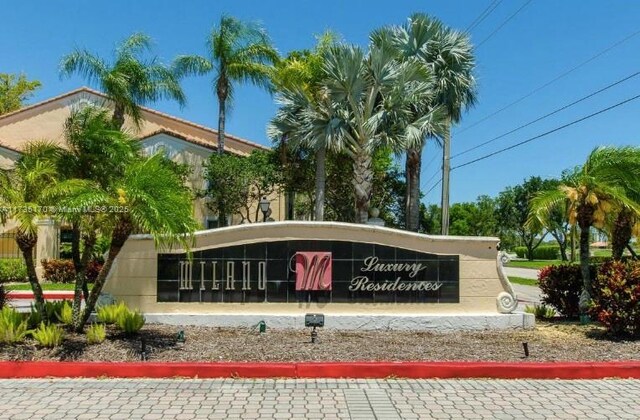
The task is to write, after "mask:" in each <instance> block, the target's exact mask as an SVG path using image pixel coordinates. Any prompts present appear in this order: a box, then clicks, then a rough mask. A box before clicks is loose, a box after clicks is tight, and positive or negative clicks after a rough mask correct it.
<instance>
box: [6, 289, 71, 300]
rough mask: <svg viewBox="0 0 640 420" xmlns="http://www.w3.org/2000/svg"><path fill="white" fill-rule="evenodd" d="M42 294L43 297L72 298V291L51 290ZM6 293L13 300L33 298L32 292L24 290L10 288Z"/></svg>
mask: <svg viewBox="0 0 640 420" xmlns="http://www.w3.org/2000/svg"><path fill="white" fill-rule="evenodd" d="M42 294H43V295H44V298H45V299H73V292H71V291H63V290H59V291H58V290H53V291H45V292H42ZM8 295H9V298H10V299H13V300H20V299H24V300H26V299H33V292H30V291H26V290H25V291H22V290H11V291H10V292H9V293H8Z"/></svg>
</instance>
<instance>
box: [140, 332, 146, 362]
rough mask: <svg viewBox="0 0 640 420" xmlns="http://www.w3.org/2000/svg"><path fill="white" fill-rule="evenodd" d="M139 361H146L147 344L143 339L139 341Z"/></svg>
mask: <svg viewBox="0 0 640 420" xmlns="http://www.w3.org/2000/svg"><path fill="white" fill-rule="evenodd" d="M140 360H142V361H143V362H146V361H147V342H146V340H145V339H144V337H142V338H141V339H140Z"/></svg>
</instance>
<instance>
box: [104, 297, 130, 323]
mask: <svg viewBox="0 0 640 420" xmlns="http://www.w3.org/2000/svg"><path fill="white" fill-rule="evenodd" d="M127 311H129V308H127V305H125V304H124V302H118V303H114V304H112V305H105V306H101V307H99V308H98V314H97V315H98V321H100V322H104V323H105V324H115V323H116V322H118V318H120V315H121V314H122V313H124V312H127Z"/></svg>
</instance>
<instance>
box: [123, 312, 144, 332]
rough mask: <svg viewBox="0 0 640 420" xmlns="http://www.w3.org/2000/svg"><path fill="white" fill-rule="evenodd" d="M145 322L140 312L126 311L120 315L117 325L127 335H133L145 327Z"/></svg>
mask: <svg viewBox="0 0 640 420" xmlns="http://www.w3.org/2000/svg"><path fill="white" fill-rule="evenodd" d="M144 322H145V319H144V316H143V315H142V314H141V313H140V312H139V311H137V310H136V311H129V310H126V311H125V312H122V313H121V314H120V316H119V317H118V320H117V322H116V325H117V326H118V328H120V329H121V330H122V331H123V332H124V333H125V334H127V335H131V334H135V333H137V332H138V331H140V329H141V328H142V327H143V326H144Z"/></svg>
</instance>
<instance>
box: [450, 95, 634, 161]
mask: <svg viewBox="0 0 640 420" xmlns="http://www.w3.org/2000/svg"><path fill="white" fill-rule="evenodd" d="M638 98H640V95H636V96H634V97H632V98H629V99H625V100H624V101H622V102H618V103H617V104H614V105H611V106H609V107H607V108H604V109H601V110H599V111H596V112H594V113H591V114H589V115H586V116H584V117H582V118H579V119H577V120H574V121H571V122H570V123H567V124H564V125H561V126H560V127H556V128H554V129H552V130H549V131H546V132H544V133H542V134H538V135H537V136H534V137H531V138H528V139H527V140H523V141H521V142H519V143H516V144H514V145H511V146H509V147H505V148H503V149H500V150H496V151H495V152H492V153H489V154H486V155H484V156H480V157H479V158H477V159H473V160H470V161H468V162H465V163H463V164H460V165H458V166H454V167H452V168H451V170H452V171H453V170H454V169H458V168H462V167H464V166H468V165H471V164H473V163H476V162H479V161H481V160H484V159H488V158H490V157H492V156H495V155H498V154H500V153H504V152H506V151H508V150H511V149H515V148H516V147H519V146H522V145H524V144H527V143H530V142H532V141H534V140H537V139H539V138H542V137H545V136H548V135H549V134H552V133H555V132H557V131H560V130H563V129H565V128H567V127H571V126H572V125H575V124H578V123H580V122H582V121H585V120H588V119H589V118H593V117H595V116H596V115H600V114H603V113H605V112H607V111H610V110H612V109H614V108H617V107H619V106H622V105H624V104H626V103H629V102H631V101H635V100H636V99H638Z"/></svg>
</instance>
